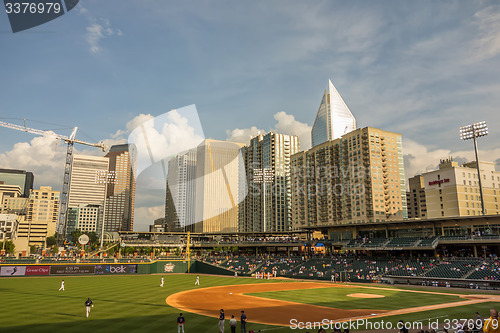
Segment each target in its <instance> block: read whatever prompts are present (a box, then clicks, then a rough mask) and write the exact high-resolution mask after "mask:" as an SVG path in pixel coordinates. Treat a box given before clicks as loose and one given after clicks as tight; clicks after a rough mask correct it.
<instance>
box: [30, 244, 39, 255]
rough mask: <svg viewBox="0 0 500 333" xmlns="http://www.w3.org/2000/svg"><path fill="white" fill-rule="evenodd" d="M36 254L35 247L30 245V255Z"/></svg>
mask: <svg viewBox="0 0 500 333" xmlns="http://www.w3.org/2000/svg"><path fill="white" fill-rule="evenodd" d="M37 252H38V251H37V248H36V246H35V245H30V253H31V254H35V253H37Z"/></svg>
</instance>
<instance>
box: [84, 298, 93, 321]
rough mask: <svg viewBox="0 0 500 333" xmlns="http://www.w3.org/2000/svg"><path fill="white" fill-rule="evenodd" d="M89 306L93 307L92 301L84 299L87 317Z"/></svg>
mask: <svg viewBox="0 0 500 333" xmlns="http://www.w3.org/2000/svg"><path fill="white" fill-rule="evenodd" d="M91 307H94V303H92V301H91V300H90V298H87V300H86V301H85V308H86V309H87V314H86V316H87V318H88V317H89V314H90V308H91Z"/></svg>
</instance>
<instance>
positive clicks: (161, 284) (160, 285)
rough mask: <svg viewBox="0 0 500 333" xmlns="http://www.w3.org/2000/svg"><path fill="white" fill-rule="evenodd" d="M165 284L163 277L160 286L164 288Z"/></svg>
mask: <svg viewBox="0 0 500 333" xmlns="http://www.w3.org/2000/svg"><path fill="white" fill-rule="evenodd" d="M163 282H164V280H163V276H162V277H161V284H160V287H163Z"/></svg>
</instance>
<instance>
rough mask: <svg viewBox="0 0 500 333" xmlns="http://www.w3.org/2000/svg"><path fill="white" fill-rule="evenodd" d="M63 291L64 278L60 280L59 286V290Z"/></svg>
mask: <svg viewBox="0 0 500 333" xmlns="http://www.w3.org/2000/svg"><path fill="white" fill-rule="evenodd" d="M61 290H62V291H64V280H62V281H61V288H59V291H61Z"/></svg>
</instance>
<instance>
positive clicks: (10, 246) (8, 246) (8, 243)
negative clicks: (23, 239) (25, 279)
mask: <svg viewBox="0 0 500 333" xmlns="http://www.w3.org/2000/svg"><path fill="white" fill-rule="evenodd" d="M0 246H1V248H0V249H4V244H3V242H0ZM15 249H16V246H15V245H14V243H13V242H12V241H11V240H7V241H5V252H7V253H8V254H14V250H15Z"/></svg>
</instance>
